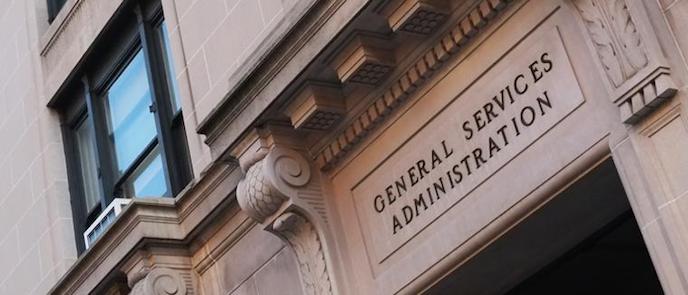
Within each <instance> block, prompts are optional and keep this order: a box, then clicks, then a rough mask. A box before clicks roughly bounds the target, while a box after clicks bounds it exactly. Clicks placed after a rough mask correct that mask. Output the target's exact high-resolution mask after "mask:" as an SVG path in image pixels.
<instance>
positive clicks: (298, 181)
mask: <svg viewBox="0 0 688 295" xmlns="http://www.w3.org/2000/svg"><path fill="white" fill-rule="evenodd" d="M242 168H243V167H242ZM245 171H246V172H245V173H246V176H245V178H244V180H242V181H241V182H239V186H238V187H237V201H238V202H239V206H240V207H241V208H242V209H243V210H244V211H246V213H247V214H248V215H249V216H251V218H254V219H255V220H257V221H259V222H261V223H263V222H265V221H266V219H267V218H268V217H270V216H271V215H273V214H275V213H276V212H277V211H278V209H279V208H280V207H281V206H282V204H283V203H284V202H285V201H286V200H288V199H289V198H290V197H293V196H295V195H296V194H297V190H298V189H299V188H301V187H304V186H306V185H307V184H308V182H309V181H310V180H311V168H310V166H309V163H308V161H306V159H305V158H303V156H301V155H300V154H299V153H298V152H296V151H294V150H291V149H285V148H279V147H274V148H272V149H271V150H270V152H269V153H267V154H266V155H265V157H264V158H262V159H259V160H257V161H255V163H254V164H252V165H250V166H249V167H247V168H245Z"/></svg>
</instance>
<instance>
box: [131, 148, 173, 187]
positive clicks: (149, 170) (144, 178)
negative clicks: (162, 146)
mask: <svg viewBox="0 0 688 295" xmlns="http://www.w3.org/2000/svg"><path fill="white" fill-rule="evenodd" d="M139 169H141V170H140V171H139V172H137V173H136V174H135V175H132V177H133V179H134V183H133V186H134V197H137V198H146V197H161V196H166V195H168V192H167V178H166V177H165V170H164V166H163V164H162V157H161V155H160V152H159V151H158V150H157V149H156V150H155V151H154V152H153V153H151V155H149V156H148V159H147V160H146V161H145V162H144V163H142V164H141V167H139Z"/></svg>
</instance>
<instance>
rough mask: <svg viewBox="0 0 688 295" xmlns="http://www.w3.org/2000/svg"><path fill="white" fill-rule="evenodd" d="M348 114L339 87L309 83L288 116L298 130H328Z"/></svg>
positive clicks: (302, 90) (301, 90)
mask: <svg viewBox="0 0 688 295" xmlns="http://www.w3.org/2000/svg"><path fill="white" fill-rule="evenodd" d="M345 112H346V105H345V103H344V98H343V97H342V95H341V93H340V89H339V86H338V85H337V86H335V85H330V84H325V83H317V82H307V83H305V85H303V86H302V87H301V89H300V90H299V92H298V94H297V95H296V97H295V99H294V102H293V103H291V104H290V105H289V106H288V107H287V109H286V114H287V115H288V116H289V118H290V119H291V123H292V125H294V128H296V129H311V130H327V129H330V127H332V126H333V125H334V124H336V123H338V122H339V120H340V119H341V118H342V117H343V115H344V113H345Z"/></svg>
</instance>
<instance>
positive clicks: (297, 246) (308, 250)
mask: <svg viewBox="0 0 688 295" xmlns="http://www.w3.org/2000/svg"><path fill="white" fill-rule="evenodd" d="M273 231H274V232H275V233H277V234H278V235H279V236H280V237H281V238H282V239H283V240H285V241H286V242H287V243H288V244H289V246H291V248H292V249H294V252H296V257H297V259H298V261H299V271H300V273H301V278H302V280H303V288H304V293H305V294H318V295H319V294H332V284H331V283H330V278H329V274H328V272H327V261H326V259H325V254H324V252H323V247H322V242H321V240H320V236H319V235H318V232H317V231H316V229H315V227H314V226H313V224H311V223H310V222H309V221H308V220H307V219H306V218H304V217H303V216H301V215H299V214H297V213H292V212H288V213H284V214H282V215H280V217H278V218H277V219H276V220H275V222H274V223H273Z"/></svg>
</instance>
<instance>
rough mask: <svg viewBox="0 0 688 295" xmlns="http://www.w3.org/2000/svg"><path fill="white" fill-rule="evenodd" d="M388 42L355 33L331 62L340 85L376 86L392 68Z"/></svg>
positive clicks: (376, 36) (363, 33) (372, 36)
mask: <svg viewBox="0 0 688 295" xmlns="http://www.w3.org/2000/svg"><path fill="white" fill-rule="evenodd" d="M389 46H390V44H389V40H387V39H386V38H385V37H384V36H378V35H375V34H373V33H367V32H356V33H355V34H354V35H352V36H351V37H350V39H349V40H348V41H347V45H346V46H345V48H344V50H342V51H341V53H340V54H339V55H337V57H335V59H334V61H333V66H334V68H335V71H336V72H337V76H339V79H340V80H341V81H342V83H360V84H368V85H377V84H378V83H380V82H382V80H383V79H384V78H385V76H387V74H388V73H389V72H391V71H392V68H394V64H395V62H394V54H393V52H392V51H391V50H390V48H389Z"/></svg>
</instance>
